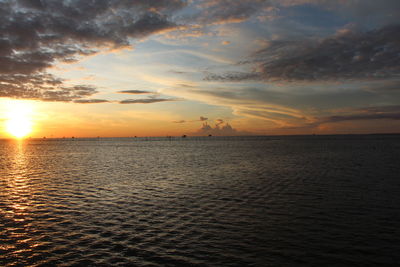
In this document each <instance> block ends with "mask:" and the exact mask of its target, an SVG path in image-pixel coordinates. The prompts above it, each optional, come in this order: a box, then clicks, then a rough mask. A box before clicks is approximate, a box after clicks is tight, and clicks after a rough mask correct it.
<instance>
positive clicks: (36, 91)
mask: <svg viewBox="0 0 400 267" xmlns="http://www.w3.org/2000/svg"><path fill="white" fill-rule="evenodd" d="M96 92H97V90H96V88H94V87H92V86H86V85H75V86H66V85H64V83H63V80H61V79H58V78H56V77H54V76H52V75H50V74H46V73H37V74H6V75H4V74H0V97H9V98H25V99H35V100H43V101H64V102H68V101H73V100H77V99H80V98H84V97H88V96H91V95H93V94H95V93H96Z"/></svg>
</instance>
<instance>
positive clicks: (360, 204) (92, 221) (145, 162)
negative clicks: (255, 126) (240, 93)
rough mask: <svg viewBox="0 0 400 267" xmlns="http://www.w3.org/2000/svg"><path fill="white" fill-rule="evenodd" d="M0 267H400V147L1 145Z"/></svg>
mask: <svg viewBox="0 0 400 267" xmlns="http://www.w3.org/2000/svg"><path fill="white" fill-rule="evenodd" d="M0 266H400V135H377V134H376V135H337V136H319V135H314V136H253V137H214V136H213V137H187V138H182V137H169V138H93V139H79V138H75V139H26V140H20V141H17V140H0Z"/></svg>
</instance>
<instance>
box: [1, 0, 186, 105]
mask: <svg viewBox="0 0 400 267" xmlns="http://www.w3.org/2000/svg"><path fill="white" fill-rule="evenodd" d="M185 5H186V2H185V1H178V0H173V1H162V0H158V1H144V0H138V1H128V0H110V1H106V0H93V1H86V0H72V1H52V0H36V1H34V0H32V1H28V0H5V1H1V2H0V36H1V37H0V75H1V76H0V84H1V87H0V90H1V91H0V95H1V96H4V95H7V96H10V97H18V98H31V97H32V96H33V98H35V99H41V98H42V96H43V99H44V100H49V99H52V97H53V96H55V97H56V98H55V99H59V98H61V99H63V101H68V100H73V99H75V98H74V97H75V96H79V94H76V95H74V93H71V92H70V93H65V92H64V91H68V92H69V90H70V91H74V90H75V89H74V88H69V89H67V88H65V87H64V86H63V85H62V81H61V80H59V79H56V78H54V77H52V78H51V79H53V81H49V80H50V78H46V79H45V80H41V79H40V77H46V75H45V71H46V69H47V68H49V67H51V66H53V65H54V64H55V63H56V62H72V61H76V60H78V59H79V57H81V56H86V55H90V54H94V53H96V52H98V51H99V50H101V49H119V48H123V47H125V46H127V45H129V38H140V37H144V36H147V35H149V34H152V33H157V32H161V31H165V30H170V29H173V28H175V27H176V25H175V23H174V22H172V21H171V20H169V19H168V17H169V15H171V14H172V12H174V11H176V10H178V9H180V8H182V7H184V6H185ZM19 77H20V78H21V79H17V78H19ZM23 81H27V83H24V82H23ZM4 83H6V84H8V85H9V86H8V87H5V86H3V84H4ZM33 83H34V84H35V85H36V86H38V89H32V88H31V85H32V84H33ZM51 85H53V86H56V87H51ZM47 88H48V91H49V93H48V94H49V95H50V96H51V97H49V98H48V97H47V93H46V92H45V91H46V90H47ZM54 91H56V92H54ZM92 93H94V91H92ZM64 96H65V97H64Z"/></svg>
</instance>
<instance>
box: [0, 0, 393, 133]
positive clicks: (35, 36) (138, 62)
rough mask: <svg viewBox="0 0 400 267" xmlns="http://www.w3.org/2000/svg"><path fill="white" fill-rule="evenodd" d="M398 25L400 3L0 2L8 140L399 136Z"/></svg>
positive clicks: (3, 120)
mask: <svg viewBox="0 0 400 267" xmlns="http://www.w3.org/2000/svg"><path fill="white" fill-rule="evenodd" d="M399 22H400V1H398V0H380V1H376V0H347V1H345V0H240V1H239V0H187V1H185V0H153V1H146V0H135V1H133V0H131V1H128V0H64V1H55V0H0V138H3V137H8V136H10V131H9V130H7V129H8V128H7V127H8V126H7V125H8V124H7V122H9V121H10V120H12V119H13V118H14V122H15V123H17V124H18V123H20V124H21V123H26V121H29V123H30V124H31V125H32V127H31V128H32V131H31V132H29V136H31V137H42V136H47V137H64V136H65V137H71V136H76V137H94V136H104V137H111V136H121V137H127V136H167V135H172V136H180V135H183V134H186V135H200V136H202V135H209V134H212V135H285V134H356V133H399V132H400V24H399ZM21 114H22V115H21ZM24 116H25V117H24ZM20 117H24V120H20V121H18V120H17V119H16V118H20Z"/></svg>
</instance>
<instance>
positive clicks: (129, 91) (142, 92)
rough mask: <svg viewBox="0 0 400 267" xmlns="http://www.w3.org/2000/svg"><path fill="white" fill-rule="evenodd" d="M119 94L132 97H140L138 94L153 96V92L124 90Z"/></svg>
mask: <svg viewBox="0 0 400 267" xmlns="http://www.w3.org/2000/svg"><path fill="white" fill-rule="evenodd" d="M118 93H120V94H132V95H140V94H154V92H150V91H143V90H125V91H119V92H118Z"/></svg>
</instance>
